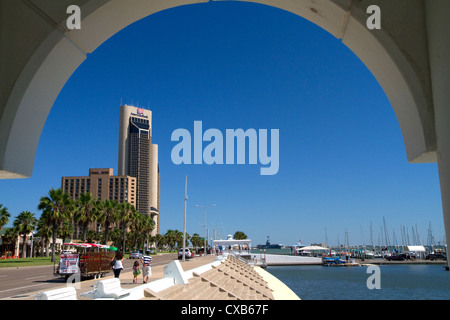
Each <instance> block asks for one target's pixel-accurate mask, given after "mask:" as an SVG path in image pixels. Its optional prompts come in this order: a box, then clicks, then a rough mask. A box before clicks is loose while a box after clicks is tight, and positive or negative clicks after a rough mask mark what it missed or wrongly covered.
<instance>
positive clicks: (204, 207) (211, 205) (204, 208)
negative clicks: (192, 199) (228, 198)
mask: <svg viewBox="0 0 450 320" xmlns="http://www.w3.org/2000/svg"><path fill="white" fill-rule="evenodd" d="M215 206H216V205H215V204H210V205H209V206H199V205H198V204H196V205H195V206H194V207H200V208H203V210H204V213H205V237H204V254H205V256H206V208H208V207H215Z"/></svg>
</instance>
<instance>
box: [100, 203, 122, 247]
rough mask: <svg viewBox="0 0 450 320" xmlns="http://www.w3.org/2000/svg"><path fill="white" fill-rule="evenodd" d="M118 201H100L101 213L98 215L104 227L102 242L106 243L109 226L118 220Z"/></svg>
mask: <svg viewBox="0 0 450 320" xmlns="http://www.w3.org/2000/svg"><path fill="white" fill-rule="evenodd" d="M117 208H118V203H117V202H116V201H111V200H108V199H106V200H104V201H102V205H101V214H100V217H99V219H98V220H99V221H100V222H102V223H103V224H104V227H105V235H104V236H105V237H104V240H103V241H104V243H105V244H107V243H108V233H109V227H110V226H111V225H113V224H114V223H116V221H117V220H118V214H119V213H118V210H117Z"/></svg>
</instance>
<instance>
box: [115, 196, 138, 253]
mask: <svg viewBox="0 0 450 320" xmlns="http://www.w3.org/2000/svg"><path fill="white" fill-rule="evenodd" d="M119 212H120V217H119V222H120V225H121V227H122V252H125V240H126V235H127V231H128V226H129V225H130V223H131V222H132V221H133V220H134V219H135V217H136V215H137V214H138V212H137V210H136V208H135V207H134V206H133V205H132V204H131V203H129V202H122V203H121V204H120V205H119Z"/></svg>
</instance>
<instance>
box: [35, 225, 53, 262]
mask: <svg viewBox="0 0 450 320" xmlns="http://www.w3.org/2000/svg"><path fill="white" fill-rule="evenodd" d="M37 236H39V237H41V239H42V240H41V254H42V255H44V248H45V256H46V257H48V247H49V246H48V242H49V239H50V237H51V236H52V229H51V227H50V226H49V225H48V224H47V221H46V219H45V217H42V216H41V217H40V218H39V221H38V224H37Z"/></svg>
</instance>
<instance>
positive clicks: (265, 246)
mask: <svg viewBox="0 0 450 320" xmlns="http://www.w3.org/2000/svg"><path fill="white" fill-rule="evenodd" d="M282 247H283V245H282V244H279V243H278V244H271V243H270V239H269V236H267V241H266V244H258V245H257V246H256V248H257V249H281V248H282Z"/></svg>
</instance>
